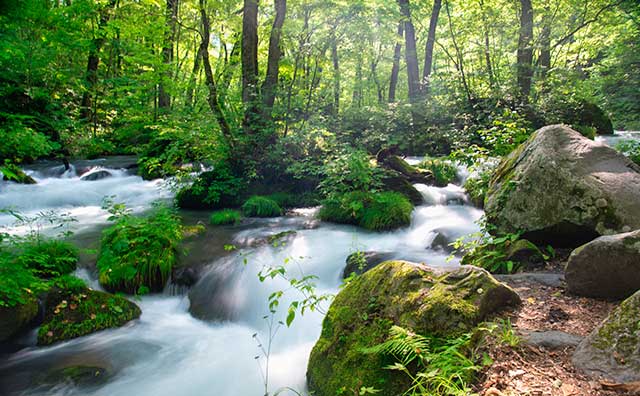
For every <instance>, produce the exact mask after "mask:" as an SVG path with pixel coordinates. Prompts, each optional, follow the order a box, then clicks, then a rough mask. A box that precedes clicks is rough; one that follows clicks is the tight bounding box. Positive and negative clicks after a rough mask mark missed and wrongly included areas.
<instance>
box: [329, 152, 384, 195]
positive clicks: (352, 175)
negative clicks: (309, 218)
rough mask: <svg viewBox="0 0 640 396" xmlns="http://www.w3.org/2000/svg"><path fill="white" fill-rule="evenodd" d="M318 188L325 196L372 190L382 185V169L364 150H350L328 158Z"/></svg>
mask: <svg viewBox="0 0 640 396" xmlns="http://www.w3.org/2000/svg"><path fill="white" fill-rule="evenodd" d="M322 172H323V174H324V178H323V179H322V181H321V182H320V185H319V189H320V191H321V192H322V194H323V195H324V196H325V197H327V198H333V197H334V196H338V195H342V194H345V193H349V192H353V191H374V190H376V189H378V188H380V187H381V186H382V182H381V178H382V171H381V170H380V169H379V168H377V167H376V166H374V165H373V164H372V163H371V159H370V158H369V155H368V154H367V153H365V152H364V151H351V152H348V153H346V154H342V155H338V156H336V157H333V158H331V159H329V160H328V161H327V162H326V163H325V165H324V168H323V171H322Z"/></svg>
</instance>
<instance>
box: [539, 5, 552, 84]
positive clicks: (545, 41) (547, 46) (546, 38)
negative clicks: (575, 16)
mask: <svg viewBox="0 0 640 396" xmlns="http://www.w3.org/2000/svg"><path fill="white" fill-rule="evenodd" d="M544 13H545V15H544V17H543V18H542V29H541V30H540V56H539V57H538V66H539V67H540V79H541V80H544V79H545V78H546V76H547V72H548V71H549V69H550V68H551V23H552V18H551V15H550V14H551V8H550V7H549V6H548V5H547V6H545V7H544Z"/></svg>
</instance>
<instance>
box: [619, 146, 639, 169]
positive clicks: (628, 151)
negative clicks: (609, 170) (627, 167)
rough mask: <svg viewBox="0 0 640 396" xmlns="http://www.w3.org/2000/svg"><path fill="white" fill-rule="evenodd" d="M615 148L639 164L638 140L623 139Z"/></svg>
mask: <svg viewBox="0 0 640 396" xmlns="http://www.w3.org/2000/svg"><path fill="white" fill-rule="evenodd" d="M616 150H618V151H620V152H621V153H622V154H624V155H626V156H627V157H629V159H630V160H631V161H633V162H635V163H636V164H638V165H640V141H637V140H623V141H621V142H620V143H618V144H617V145H616Z"/></svg>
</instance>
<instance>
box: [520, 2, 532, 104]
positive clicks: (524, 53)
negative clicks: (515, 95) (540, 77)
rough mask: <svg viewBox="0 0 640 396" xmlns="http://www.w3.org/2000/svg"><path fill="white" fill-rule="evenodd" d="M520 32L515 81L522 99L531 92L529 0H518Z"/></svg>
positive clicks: (530, 18)
mask: <svg viewBox="0 0 640 396" xmlns="http://www.w3.org/2000/svg"><path fill="white" fill-rule="evenodd" d="M520 5H521V8H522V9H521V14H520V34H519V37H518V54H517V83H518V89H519V91H520V92H519V93H520V95H521V98H522V100H523V101H525V102H526V101H527V100H528V98H529V94H530V93H531V81H532V77H533V45H532V43H533V7H532V6H531V0H520Z"/></svg>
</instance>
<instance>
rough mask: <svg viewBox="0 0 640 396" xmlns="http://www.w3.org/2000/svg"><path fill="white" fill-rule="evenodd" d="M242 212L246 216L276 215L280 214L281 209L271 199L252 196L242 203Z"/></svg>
mask: <svg viewBox="0 0 640 396" xmlns="http://www.w3.org/2000/svg"><path fill="white" fill-rule="evenodd" d="M242 212H243V213H244V215H245V216H248V217H277V216H280V215H282V209H281V208H280V206H279V205H278V203H277V202H275V201H274V200H272V199H269V198H266V197H260V196H253V197H251V198H249V199H248V200H247V202H245V203H244V205H242Z"/></svg>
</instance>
